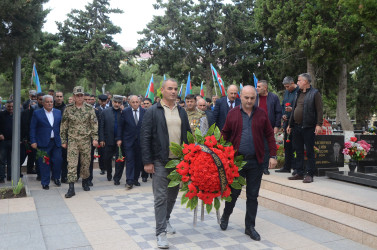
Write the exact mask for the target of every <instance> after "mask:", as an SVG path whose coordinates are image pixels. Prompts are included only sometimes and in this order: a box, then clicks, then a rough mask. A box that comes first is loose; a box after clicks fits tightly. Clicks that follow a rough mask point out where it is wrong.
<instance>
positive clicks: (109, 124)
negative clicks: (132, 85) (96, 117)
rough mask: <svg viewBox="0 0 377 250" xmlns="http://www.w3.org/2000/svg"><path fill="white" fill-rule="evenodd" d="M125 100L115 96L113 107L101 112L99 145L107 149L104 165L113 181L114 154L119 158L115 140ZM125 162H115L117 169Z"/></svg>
mask: <svg viewBox="0 0 377 250" xmlns="http://www.w3.org/2000/svg"><path fill="white" fill-rule="evenodd" d="M122 102H123V98H122V97H121V96H119V95H115V96H114V99H113V105H112V107H110V108H107V109H105V110H103V111H102V112H101V115H100V116H101V118H100V122H99V143H100V145H101V147H102V148H105V150H104V151H105V155H104V163H105V169H106V172H107V180H108V181H111V180H112V178H113V176H112V162H113V156H114V154H115V155H116V156H117V157H118V152H119V150H118V147H117V143H116V140H115V138H118V135H117V133H118V128H119V127H120V125H121V109H120V105H122ZM123 164H124V162H115V168H116V169H117V168H119V167H121V166H119V165H123ZM114 184H115V185H119V180H114Z"/></svg>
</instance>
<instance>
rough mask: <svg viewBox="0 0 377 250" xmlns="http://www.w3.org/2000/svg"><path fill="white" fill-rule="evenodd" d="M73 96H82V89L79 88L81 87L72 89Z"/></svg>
mask: <svg viewBox="0 0 377 250" xmlns="http://www.w3.org/2000/svg"><path fill="white" fill-rule="evenodd" d="M73 94H74V95H77V94H84V88H83V87H81V86H76V87H74V88H73Z"/></svg>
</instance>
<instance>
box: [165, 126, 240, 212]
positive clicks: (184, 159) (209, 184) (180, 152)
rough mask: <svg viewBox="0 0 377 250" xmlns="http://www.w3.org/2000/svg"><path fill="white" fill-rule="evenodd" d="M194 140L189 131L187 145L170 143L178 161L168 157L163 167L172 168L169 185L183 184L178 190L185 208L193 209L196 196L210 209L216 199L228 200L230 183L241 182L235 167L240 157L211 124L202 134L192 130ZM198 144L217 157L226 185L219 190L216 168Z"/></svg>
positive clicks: (238, 163) (231, 184)
mask: <svg viewBox="0 0 377 250" xmlns="http://www.w3.org/2000/svg"><path fill="white" fill-rule="evenodd" d="M195 139H196V141H195ZM195 139H194V137H193V136H192V135H191V134H190V133H189V134H188V140H189V144H183V146H180V145H178V144H173V143H172V145H171V146H170V149H171V150H172V152H173V153H174V154H175V155H177V156H178V157H180V159H181V160H172V161H170V162H169V163H168V164H167V165H166V168H175V170H174V171H173V172H171V173H170V175H169V176H168V178H169V179H170V180H171V181H170V183H169V187H173V186H176V185H179V184H180V183H181V182H182V183H183V185H182V188H181V191H184V192H185V194H184V195H183V196H182V204H184V203H186V202H187V207H190V208H191V209H193V208H195V207H196V206H197V204H198V199H200V200H202V201H203V202H204V203H205V204H206V208H207V211H208V212H210V211H211V209H212V206H213V204H212V203H214V206H215V209H216V210H218V209H219V207H220V199H221V200H227V201H230V200H231V197H230V193H231V189H230V186H232V187H233V188H236V189H241V187H242V185H245V184H246V182H245V179H244V178H243V177H242V176H240V175H239V172H238V171H239V170H240V169H242V166H243V165H244V164H245V163H244V162H243V161H242V156H238V157H236V158H235V157H234V154H235V150H234V148H233V146H232V145H231V144H230V143H227V142H225V140H224V139H223V138H222V137H221V134H220V130H219V129H218V128H217V127H215V126H214V125H213V126H211V128H210V129H209V130H208V132H207V134H206V136H205V137H203V136H202V135H201V133H200V131H199V130H197V131H195ZM200 145H204V146H206V147H208V149H209V150H211V151H212V152H213V153H214V154H215V155H217V157H218V158H219V159H220V161H221V163H222V165H223V168H224V172H225V174H226V179H227V185H226V186H225V188H224V190H223V192H221V191H222V190H221V184H220V178H219V170H218V167H217V166H216V164H215V161H214V159H213V157H212V155H211V154H210V153H207V152H204V151H202V148H201V146H200Z"/></svg>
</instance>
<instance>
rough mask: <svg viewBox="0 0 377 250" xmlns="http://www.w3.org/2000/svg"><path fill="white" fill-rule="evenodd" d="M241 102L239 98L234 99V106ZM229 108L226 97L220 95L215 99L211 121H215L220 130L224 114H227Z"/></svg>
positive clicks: (223, 121) (224, 117)
mask: <svg viewBox="0 0 377 250" xmlns="http://www.w3.org/2000/svg"><path fill="white" fill-rule="evenodd" d="M240 104H241V100H240V99H238V98H237V99H236V100H235V107H236V106H239V105H240ZM229 110H230V108H229V105H228V101H227V97H226V96H224V97H221V98H220V99H219V100H217V101H216V105H215V109H214V110H213V121H214V122H215V123H216V126H217V127H219V129H220V131H221V130H222V129H223V127H224V124H225V120H226V116H227V115H228V112H229Z"/></svg>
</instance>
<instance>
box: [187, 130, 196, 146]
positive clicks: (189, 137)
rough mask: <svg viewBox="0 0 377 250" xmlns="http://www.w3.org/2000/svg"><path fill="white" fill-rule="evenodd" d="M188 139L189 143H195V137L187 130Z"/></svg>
mask: <svg viewBox="0 0 377 250" xmlns="http://www.w3.org/2000/svg"><path fill="white" fill-rule="evenodd" d="M187 141H188V143H189V144H191V143H195V138H194V136H193V135H192V134H191V133H190V132H187Z"/></svg>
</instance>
